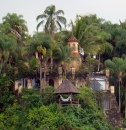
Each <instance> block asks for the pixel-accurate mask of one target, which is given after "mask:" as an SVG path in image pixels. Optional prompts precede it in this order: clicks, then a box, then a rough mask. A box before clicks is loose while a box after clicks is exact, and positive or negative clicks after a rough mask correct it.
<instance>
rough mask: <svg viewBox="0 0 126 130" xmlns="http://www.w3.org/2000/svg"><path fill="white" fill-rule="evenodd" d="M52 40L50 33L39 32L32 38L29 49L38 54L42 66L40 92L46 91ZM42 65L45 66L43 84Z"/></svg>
mask: <svg viewBox="0 0 126 130" xmlns="http://www.w3.org/2000/svg"><path fill="white" fill-rule="evenodd" d="M52 46H53V44H52V41H51V37H50V36H49V35H45V34H43V33H37V34H35V35H34V36H33V38H32V39H31V44H30V46H29V48H28V49H29V51H30V52H31V53H33V54H34V55H36V58H37V59H38V63H39V66H40V92H41V91H42V90H44V91H45V85H46V71H47V61H48V59H50V58H51V57H52ZM42 65H43V67H44V85H42Z"/></svg>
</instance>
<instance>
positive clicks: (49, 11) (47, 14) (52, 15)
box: [36, 5, 66, 34]
mask: <svg viewBox="0 0 126 130" xmlns="http://www.w3.org/2000/svg"><path fill="white" fill-rule="evenodd" d="M61 15H64V11H63V10H58V11H56V8H55V5H51V6H48V7H47V8H46V9H45V11H44V13H43V14H40V15H38V16H37V18H36V20H37V21H38V20H39V19H42V21H40V22H39V23H38V25H37V30H38V28H39V27H40V26H41V25H44V30H45V32H46V33H50V34H54V33H55V32H56V31H57V28H56V27H58V29H59V30H61V29H62V25H65V26H66V18H65V17H63V16H61Z"/></svg>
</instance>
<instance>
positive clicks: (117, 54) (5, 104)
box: [0, 5, 126, 130]
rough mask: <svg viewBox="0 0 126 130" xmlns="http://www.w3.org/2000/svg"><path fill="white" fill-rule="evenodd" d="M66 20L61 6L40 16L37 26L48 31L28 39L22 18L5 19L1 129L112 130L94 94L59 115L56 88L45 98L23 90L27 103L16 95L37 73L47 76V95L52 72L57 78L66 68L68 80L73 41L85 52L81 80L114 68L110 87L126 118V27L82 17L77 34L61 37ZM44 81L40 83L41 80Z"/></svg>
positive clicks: (1, 28) (0, 49)
mask: <svg viewBox="0 0 126 130" xmlns="http://www.w3.org/2000/svg"><path fill="white" fill-rule="evenodd" d="M61 14H64V12H63V10H58V11H56V8H55V5H51V6H48V7H47V8H46V9H45V11H44V12H43V14H42V15H38V16H37V20H42V21H40V23H39V24H38V26H37V28H39V27H40V25H44V28H43V31H42V32H40V33H38V32H37V33H36V34H34V35H33V36H29V35H28V33H27V32H28V28H27V26H26V21H25V20H24V19H23V16H22V15H17V14H15V13H13V14H10V13H8V14H7V15H6V16H4V17H3V19H2V20H3V22H2V23H0V112H1V114H0V129H2V130H4V129H5V130H6V129H7V130H8V129H12V130H18V129H19V128H20V129H23V130H25V129H30V130H31V129H37V130H40V129H51V130H53V129H54V130H56V129H59V128H60V129H64V130H67V129H68V130H70V129H75V130H96V129H98V130H110V129H111V128H110V126H109V125H108V123H107V121H106V120H105V119H104V115H103V113H102V111H101V109H100V110H99V106H97V104H96V101H95V95H94V93H93V92H92V91H91V90H90V89H88V88H85V89H84V90H83V88H82V89H80V91H81V94H80V95H78V96H77V97H78V98H79V99H80V103H81V107H80V108H78V107H64V108H63V109H59V108H58V107H57V105H56V104H55V103H54V100H53V95H52V92H53V89H52V88H48V89H49V90H46V93H43V92H41V94H40V93H39V91H35V90H28V91H26V90H23V94H22V96H21V98H17V97H15V95H14V93H15V91H14V83H15V81H16V80H18V79H23V78H35V76H36V72H37V74H38V73H42V72H38V70H39V69H40V68H42V67H44V70H45V71H44V85H43V86H41V83H40V88H41V90H43V89H44V90H45V87H46V80H47V79H46V73H47V70H49V72H51V73H52V75H53V76H54V75H55V76H57V75H58V73H57V67H58V66H59V65H62V67H63V69H64V72H63V73H65V74H66V70H65V68H66V65H68V64H67V63H70V62H71V61H72V57H70V52H71V50H70V49H69V47H68V46H67V40H68V38H69V37H70V36H71V35H74V36H75V37H76V38H77V39H78V42H79V47H80V48H79V51H80V50H81V49H83V50H84V55H81V57H82V65H81V67H80V68H79V70H78V72H76V74H75V77H76V78H78V77H79V78H84V77H85V75H87V74H92V72H95V71H102V72H104V71H105V69H106V68H109V69H110V77H109V78H110V86H111V85H114V86H115V87H116V89H115V90H116V92H115V94H116V98H117V101H118V102H119V107H120V110H121V113H122V115H123V117H124V116H125V118H126V103H125V102H126V69H125V67H126V62H125V59H126V58H125V57H126V56H125V55H126V51H125V50H126V39H125V38H126V37H125V36H126V21H124V22H121V21H120V24H112V23H111V22H110V21H105V20H104V19H101V18H97V16H96V15H87V16H77V18H76V21H75V22H73V21H71V24H70V25H71V26H72V30H70V31H67V30H66V31H61V29H62V25H66V19H65V17H63V16H61ZM57 25H58V26H57ZM57 27H59V28H57ZM57 30H59V31H57ZM47 34H49V35H47ZM50 34H51V35H50ZM36 52H38V59H37V60H36V57H35V53H36ZM93 56H96V59H95V58H93ZM40 63H41V64H40ZM52 67H54V68H53V69H52ZM54 71H55V72H54ZM49 72H48V73H49ZM53 72H54V73H53ZM37 76H38V75H37ZM41 76H42V75H40V77H37V78H38V79H41V78H42V77H41ZM86 80H87V79H86ZM45 111H46V112H45ZM31 126H32V127H31Z"/></svg>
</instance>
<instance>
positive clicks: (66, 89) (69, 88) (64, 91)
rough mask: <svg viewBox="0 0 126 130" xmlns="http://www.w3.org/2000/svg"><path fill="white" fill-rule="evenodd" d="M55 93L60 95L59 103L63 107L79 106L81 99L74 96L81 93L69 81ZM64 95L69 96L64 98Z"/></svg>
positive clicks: (64, 82)
mask: <svg viewBox="0 0 126 130" xmlns="http://www.w3.org/2000/svg"><path fill="white" fill-rule="evenodd" d="M53 93H54V94H56V95H57V94H59V95H60V98H59V100H58V103H59V104H61V105H62V106H63V105H69V104H71V105H77V106H79V99H74V95H75V94H80V92H79V90H78V89H77V88H76V87H75V86H74V85H73V84H72V83H71V82H70V81H69V80H68V79H65V80H64V81H63V83H62V84H61V85H60V86H59V87H58V88H57V89H56V90H55V91H54V92H53ZM63 95H68V97H67V98H64V97H63Z"/></svg>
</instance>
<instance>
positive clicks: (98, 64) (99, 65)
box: [98, 54, 101, 72]
mask: <svg viewBox="0 0 126 130" xmlns="http://www.w3.org/2000/svg"><path fill="white" fill-rule="evenodd" d="M98 58H99V59H98V60H99V63H98V72H99V71H100V61H101V58H100V54H99V57H98Z"/></svg>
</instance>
